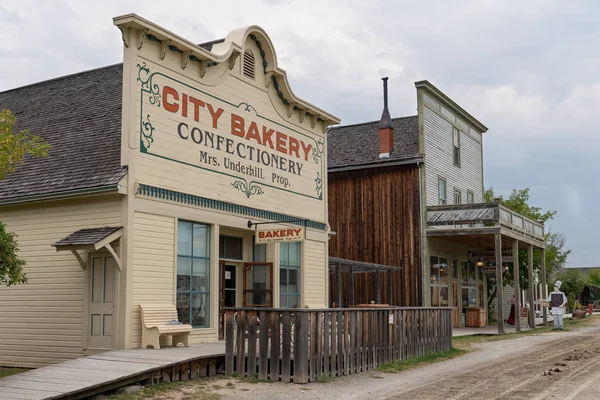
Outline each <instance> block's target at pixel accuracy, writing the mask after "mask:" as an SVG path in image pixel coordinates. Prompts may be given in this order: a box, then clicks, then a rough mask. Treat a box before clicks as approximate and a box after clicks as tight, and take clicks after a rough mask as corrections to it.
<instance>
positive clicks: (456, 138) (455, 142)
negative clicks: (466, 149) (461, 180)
mask: <svg viewBox="0 0 600 400" xmlns="http://www.w3.org/2000/svg"><path fill="white" fill-rule="evenodd" d="M452 161H453V163H454V165H455V166H456V167H458V168H460V129H458V128H457V127H455V126H453V127H452Z"/></svg>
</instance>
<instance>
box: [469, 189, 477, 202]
mask: <svg viewBox="0 0 600 400" xmlns="http://www.w3.org/2000/svg"><path fill="white" fill-rule="evenodd" d="M469 196H470V201H469ZM467 204H475V193H474V192H473V191H472V190H467Z"/></svg>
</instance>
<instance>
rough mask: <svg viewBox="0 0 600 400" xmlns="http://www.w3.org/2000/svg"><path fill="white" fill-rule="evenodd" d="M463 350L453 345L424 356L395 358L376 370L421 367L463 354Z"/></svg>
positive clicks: (391, 370)
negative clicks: (404, 358) (403, 358)
mask: <svg viewBox="0 0 600 400" xmlns="http://www.w3.org/2000/svg"><path fill="white" fill-rule="evenodd" d="M465 353H466V351H465V350H461V349H455V348H454V347H452V348H450V349H449V350H442V351H436V352H435V353H431V354H427V355H424V356H416V357H410V358H407V359H406V360H396V361H392V362H389V363H386V364H383V365H381V366H380V367H379V368H378V370H379V371H381V372H385V373H388V374H391V373H396V372H402V371H406V370H409V369H413V368H418V367H422V366H424V365H429V364H433V363H436V362H440V361H444V360H450V359H452V358H455V357H458V356H461V355H463V354H465Z"/></svg>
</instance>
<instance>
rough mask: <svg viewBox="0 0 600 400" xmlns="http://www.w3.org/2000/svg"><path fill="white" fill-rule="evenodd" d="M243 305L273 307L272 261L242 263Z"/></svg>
mask: <svg viewBox="0 0 600 400" xmlns="http://www.w3.org/2000/svg"><path fill="white" fill-rule="evenodd" d="M243 281H244V300H243V303H244V307H273V263H266V262H255V263H244V276H243Z"/></svg>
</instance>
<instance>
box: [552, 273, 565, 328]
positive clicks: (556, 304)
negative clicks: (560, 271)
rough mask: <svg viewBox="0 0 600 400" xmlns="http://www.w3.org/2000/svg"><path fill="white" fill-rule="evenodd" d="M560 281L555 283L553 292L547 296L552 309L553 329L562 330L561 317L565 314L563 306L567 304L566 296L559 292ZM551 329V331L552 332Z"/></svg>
mask: <svg viewBox="0 0 600 400" xmlns="http://www.w3.org/2000/svg"><path fill="white" fill-rule="evenodd" d="M561 285H562V282H561V281H556V283H555V284H554V291H553V292H551V293H550V296H548V302H549V303H550V306H551V307H552V315H554V329H561V330H562V329H563V315H564V314H565V305H566V304H567V296H565V294H564V293H563V292H561V291H560V287H561ZM554 329H553V330H554Z"/></svg>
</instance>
